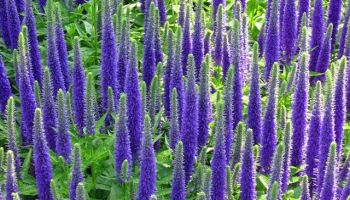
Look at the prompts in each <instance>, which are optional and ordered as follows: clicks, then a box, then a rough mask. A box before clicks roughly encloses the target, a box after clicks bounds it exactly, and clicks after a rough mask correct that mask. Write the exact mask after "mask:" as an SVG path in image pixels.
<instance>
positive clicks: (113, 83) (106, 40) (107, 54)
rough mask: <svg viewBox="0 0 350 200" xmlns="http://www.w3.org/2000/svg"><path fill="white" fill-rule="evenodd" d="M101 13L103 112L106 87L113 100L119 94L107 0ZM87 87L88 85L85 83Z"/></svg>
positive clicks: (115, 52) (105, 106) (112, 30)
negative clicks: (109, 89) (111, 93)
mask: <svg viewBox="0 0 350 200" xmlns="http://www.w3.org/2000/svg"><path fill="white" fill-rule="evenodd" d="M102 15H103V16H102V17H103V18H102V47H101V98H102V110H103V112H105V111H106V110H107V106H108V87H111V88H112V89H113V93H114V101H115V102H117V101H118V99H117V97H118V94H119V92H118V91H117V81H118V80H117V79H116V78H115V76H116V73H117V48H116V40H115V33H114V28H113V22H112V14H111V5H110V1H109V0H104V2H103V14H102ZM87 87H89V86H88V85H87ZM86 106H88V105H86ZM86 125H87V124H86Z"/></svg>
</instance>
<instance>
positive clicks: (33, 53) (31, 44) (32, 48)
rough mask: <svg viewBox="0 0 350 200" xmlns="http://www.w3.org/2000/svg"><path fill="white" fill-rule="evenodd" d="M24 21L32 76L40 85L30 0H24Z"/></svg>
mask: <svg viewBox="0 0 350 200" xmlns="http://www.w3.org/2000/svg"><path fill="white" fill-rule="evenodd" d="M24 23H25V25H26V26H27V27H28V49H29V54H30V61H31V66H32V70H33V77H34V80H37V81H38V82H39V85H40V86H42V66H41V62H40V57H41V56H40V50H39V44H38V39H37V32H36V26H35V17H34V14H33V8H32V1H31V0H26V7H25V17H24Z"/></svg>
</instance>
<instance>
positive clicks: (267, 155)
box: [260, 63, 279, 173]
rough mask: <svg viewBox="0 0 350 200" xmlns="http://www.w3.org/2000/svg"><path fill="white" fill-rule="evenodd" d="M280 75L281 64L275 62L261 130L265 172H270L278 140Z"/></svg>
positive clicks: (261, 162)
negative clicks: (277, 104)
mask: <svg viewBox="0 0 350 200" xmlns="http://www.w3.org/2000/svg"><path fill="white" fill-rule="evenodd" d="M278 75H279V66H278V64H277V63H275V64H274V66H273V68H272V70H271V80H270V81H269V84H270V86H269V90H268V94H269V96H268V101H267V107H266V111H265V116H264V121H263V124H262V132H261V133H262V134H261V156H260V164H261V167H262V172H264V173H269V172H270V168H271V163H272V156H273V153H274V151H275V145H276V142H277V138H276V135H277V127H276V125H277V121H276V112H277V111H276V103H277V102H276V101H277V98H278V93H277V91H278Z"/></svg>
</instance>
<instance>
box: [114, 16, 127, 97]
mask: <svg viewBox="0 0 350 200" xmlns="http://www.w3.org/2000/svg"><path fill="white" fill-rule="evenodd" d="M128 25H129V23H128V22H127V21H126V20H125V19H123V20H122V23H121V35H120V46H119V47H118V49H119V50H118V56H117V57H118V62H117V70H116V71H117V80H118V82H119V83H118V88H117V91H119V92H124V89H125V79H126V71H127V69H128V55H129V52H128V49H127V45H128V39H127V38H128V36H127V34H128V33H129V32H128V31H127V29H128V27H127V26H128ZM121 49H123V50H121ZM118 98H119V97H118Z"/></svg>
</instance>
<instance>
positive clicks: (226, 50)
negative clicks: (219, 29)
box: [222, 34, 231, 79]
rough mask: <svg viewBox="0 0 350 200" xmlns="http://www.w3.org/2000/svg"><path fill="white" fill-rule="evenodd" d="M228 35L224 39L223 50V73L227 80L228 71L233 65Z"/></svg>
mask: <svg viewBox="0 0 350 200" xmlns="http://www.w3.org/2000/svg"><path fill="white" fill-rule="evenodd" d="M228 37H229V36H228V35H227V34H225V35H224V38H223V40H224V41H223V47H222V48H223V49H222V56H223V57H222V72H223V77H224V79H225V78H226V74H227V70H228V69H229V68H230V64H231V54H230V47H229V41H228Z"/></svg>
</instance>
